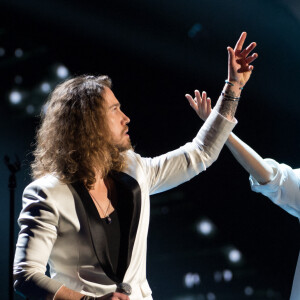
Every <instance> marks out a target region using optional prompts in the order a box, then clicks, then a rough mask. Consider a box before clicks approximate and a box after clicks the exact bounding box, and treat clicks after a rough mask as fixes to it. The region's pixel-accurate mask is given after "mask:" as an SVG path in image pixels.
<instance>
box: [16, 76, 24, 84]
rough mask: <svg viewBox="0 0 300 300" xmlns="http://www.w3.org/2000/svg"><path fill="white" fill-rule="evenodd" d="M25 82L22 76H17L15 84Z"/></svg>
mask: <svg viewBox="0 0 300 300" xmlns="http://www.w3.org/2000/svg"><path fill="white" fill-rule="evenodd" d="M22 82H23V77H22V76H21V75H16V76H15V83H16V84H21V83H22Z"/></svg>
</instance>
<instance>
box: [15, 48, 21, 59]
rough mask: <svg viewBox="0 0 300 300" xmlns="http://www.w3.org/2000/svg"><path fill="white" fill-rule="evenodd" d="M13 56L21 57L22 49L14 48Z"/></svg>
mask: <svg viewBox="0 0 300 300" xmlns="http://www.w3.org/2000/svg"><path fill="white" fill-rule="evenodd" d="M15 56H16V57H22V56H23V50H22V49H21V48H18V49H16V50H15Z"/></svg>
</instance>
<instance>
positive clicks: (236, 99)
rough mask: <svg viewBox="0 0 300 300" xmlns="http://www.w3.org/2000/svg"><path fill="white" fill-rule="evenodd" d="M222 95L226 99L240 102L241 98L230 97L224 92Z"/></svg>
mask: <svg viewBox="0 0 300 300" xmlns="http://www.w3.org/2000/svg"><path fill="white" fill-rule="evenodd" d="M221 95H222V96H223V97H224V98H227V99H231V100H232V101H238V100H240V98H241V97H233V96H230V95H228V94H226V93H224V92H222V93H221Z"/></svg>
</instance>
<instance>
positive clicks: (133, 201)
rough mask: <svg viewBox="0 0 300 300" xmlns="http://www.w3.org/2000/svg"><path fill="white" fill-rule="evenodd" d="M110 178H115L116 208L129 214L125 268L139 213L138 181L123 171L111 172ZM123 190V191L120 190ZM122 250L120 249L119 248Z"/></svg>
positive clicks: (139, 194)
mask: <svg viewBox="0 0 300 300" xmlns="http://www.w3.org/2000/svg"><path fill="white" fill-rule="evenodd" d="M111 176H112V178H113V179H114V180H115V183H116V185H117V189H118V209H119V210H120V211H121V212H122V213H120V214H119V215H120V217H121V216H122V215H126V216H129V232H128V235H127V245H128V249H127V251H126V252H127V256H126V257H125V258H124V259H125V263H126V269H127V268H128V266H129V264H130V261H131V256H132V250H133V246H134V241H135V237H136V234H137V229H138V225H139V220H140V214H141V189H140V186H139V184H138V182H137V181H136V180H135V179H134V178H133V177H131V176H129V175H128V174H126V173H123V172H118V173H117V172H112V173H111ZM122 190H123V191H122ZM120 251H122V249H120Z"/></svg>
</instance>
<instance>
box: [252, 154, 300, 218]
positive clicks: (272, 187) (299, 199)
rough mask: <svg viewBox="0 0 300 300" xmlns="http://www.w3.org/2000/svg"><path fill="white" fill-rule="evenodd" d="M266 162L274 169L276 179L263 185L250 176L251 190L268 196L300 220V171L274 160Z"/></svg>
mask: <svg viewBox="0 0 300 300" xmlns="http://www.w3.org/2000/svg"><path fill="white" fill-rule="evenodd" d="M265 161H266V162H267V163H268V164H269V165H270V166H271V167H272V168H273V171H274V178H273V180H272V181H270V182H269V183H267V184H264V185H261V184H259V183H258V182H257V181H256V180H255V178H253V177H252V176H250V179H249V180H250V185H251V189H252V190H253V191H254V192H257V193H262V194H263V195H265V196H267V197H268V198H269V199H270V200H271V201H273V202H274V203H275V204H277V205H278V206H280V207H281V208H282V209H284V210H285V211H287V212H288V213H290V214H291V215H293V216H295V217H297V218H299V219H300V190H299V188H300V169H292V168H291V167H289V166H288V165H285V164H279V163H278V162H276V161H275V160H273V159H265Z"/></svg>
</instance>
